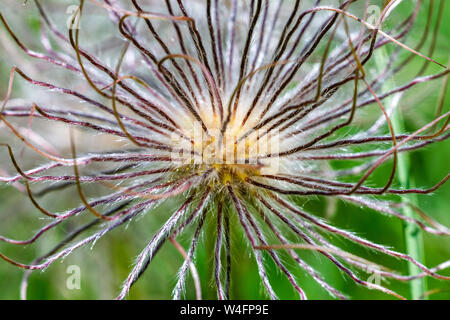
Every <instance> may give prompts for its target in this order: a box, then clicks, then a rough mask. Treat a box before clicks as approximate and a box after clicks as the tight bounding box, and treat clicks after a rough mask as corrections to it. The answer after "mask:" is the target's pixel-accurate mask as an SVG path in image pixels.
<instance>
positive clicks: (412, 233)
mask: <svg viewBox="0 0 450 320" xmlns="http://www.w3.org/2000/svg"><path fill="white" fill-rule="evenodd" d="M375 59H376V63H377V66H378V68H379V70H383V69H384V67H385V65H386V62H387V61H388V60H389V56H388V53H387V52H386V49H385V48H382V49H381V50H378V54H377V55H376V57H375ZM393 85H394V81H393V80H392V79H390V80H388V81H386V82H385V84H384V85H383V88H384V89H390V88H393ZM391 103H393V102H392V99H385V102H384V105H385V106H389V105H391ZM397 103H398V102H397ZM393 107H395V106H393ZM391 122H392V126H393V128H394V132H395V133H396V134H398V133H402V132H404V131H405V124H404V120H403V115H402V112H401V109H400V107H398V106H397V107H395V111H394V113H393V115H392V116H391ZM397 180H398V182H399V184H400V186H401V187H402V189H409V188H414V187H415V182H414V177H413V176H412V175H411V160H410V158H409V154H408V153H399V155H398V162H397ZM402 202H403V203H410V204H413V205H417V204H418V199H417V195H415V194H409V195H404V196H402ZM403 214H404V215H405V216H407V217H410V218H417V217H416V214H415V212H414V211H413V210H412V208H411V207H410V206H405V207H404V208H403ZM403 237H404V241H405V247H406V253H407V254H408V255H409V256H410V257H411V258H413V259H415V260H417V261H419V262H421V263H423V262H424V260H425V252H424V247H423V235H422V231H421V229H420V228H419V227H418V226H417V225H415V224H412V223H406V222H405V223H404V225H403ZM420 272H421V270H420V269H419V267H417V266H416V265H415V264H413V263H411V262H408V274H409V275H410V276H413V275H416V274H419V273H420ZM426 290H427V282H426V278H425V277H423V278H420V279H415V280H412V281H410V294H411V299H413V300H418V299H421V298H423V294H424V293H425V292H426Z"/></svg>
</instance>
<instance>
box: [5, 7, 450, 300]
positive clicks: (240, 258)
mask: <svg viewBox="0 0 450 320" xmlns="http://www.w3.org/2000/svg"><path fill="white" fill-rule="evenodd" d="M6 2H10V3H12V2H17V1H15V0H11V1H6ZM29 2H32V1H29ZM404 2H409V1H404ZM2 3H3V2H2ZM402 5H403V4H402ZM408 5H409V4H405V6H408ZM20 6H21V4H20V5H19V6H17V5H16V7H17V8H16V7H15V8H10V9H11V11H10V12H11V13H12V15H11V16H7V17H8V18H9V20H11V21H12V23H13V24H15V25H19V24H20V23H22V24H23V23H25V24H26V25H27V30H26V31H25V30H24V29H22V30H20V33H23V34H25V38H26V39H30V40H31V39H32V38H33V37H38V35H39V32H40V31H39V19H38V16H37V15H36V11H35V10H34V7H33V5H32V3H31V4H27V5H26V6H23V8H22V9H23V10H24V11H23V12H21V11H20ZM402 12H408V10H402V9H401V7H400V9H399V10H396V12H395V14H394V18H398V19H399V20H398V21H400V19H401V18H402V16H401V15H402ZM436 14H437V11H436V10H435V13H434V16H435V18H434V20H433V21H435V20H436ZM426 16H427V6H423V10H421V11H420V13H419V17H418V22H417V26H416V27H415V28H414V29H413V36H412V37H411V39H410V40H408V41H409V43H411V44H413V43H415V42H414V41H417V39H419V38H420V37H421V35H422V34H421V30H423V28H424V24H425V21H426ZM443 16H444V19H443V22H442V26H441V28H440V31H439V37H438V41H437V46H436V50H435V53H434V54H433V58H434V59H436V60H437V61H440V62H442V63H444V64H445V63H448V58H449V53H450V21H449V19H448V17H450V3H447V4H446V6H445V11H444V13H443ZM394 18H393V19H394ZM403 18H404V17H403ZM433 26H434V22H433ZM0 35H1V38H0V40H1V43H2V45H1V46H0V48H1V49H2V50H1V52H2V53H1V54H0V94H1V96H2V97H3V96H4V95H5V93H6V88H7V83H8V77H9V70H10V68H11V66H12V65H13V64H15V63H18V62H20V61H22V60H20V59H24V60H25V61H28V63H30V61H31V60H30V59H28V58H25V57H24V56H23V55H21V53H20V51H19V50H18V49H17V51H16V53H17V55H18V56H17V57H16V56H14V51H11V50H12V49H11V42H10V40H9V39H8V36H7V35H6V34H5V30H4V28H3V25H2V27H1V28H0ZM429 38H430V39H428V44H429V43H430V41H431V36H430V37H429ZM407 43H408V42H407ZM3 46H4V48H3ZM425 47H427V46H425ZM6 48H8V50H3V49H6ZM37 48H38V47H37ZM391 49H392V48H388V50H391ZM5 52H7V54H5ZM425 53H426V52H425ZM404 55H407V53H404ZM422 63H423V61H422V60H421V59H420V58H415V59H414V60H413V62H412V63H411V65H410V66H409V67H408V68H407V70H406V71H405V77H406V76H407V75H408V74H409V77H411V73H412V74H414V73H415V72H417V70H418V69H419V68H420V67H421V66H422ZM437 71H438V69H437V68H435V67H433V66H430V67H429V68H428V70H427V73H433V72H437ZM441 83H442V81H435V82H430V83H425V84H423V85H420V86H418V87H416V88H415V89H413V90H411V92H409V93H408V94H406V95H405V96H404V97H403V99H402V101H401V102H400V104H401V108H402V112H403V114H404V117H405V125H406V128H407V129H408V130H411V131H413V130H414V129H417V128H419V127H421V126H422V125H424V124H425V123H426V122H428V121H430V120H432V119H433V116H434V112H435V106H436V102H437V100H438V96H439V92H440V90H441ZM27 88H29V87H27V86H26V85H18V86H17V87H15V91H14V94H15V95H17V96H18V95H19V94H23V93H24V92H26V89H27ZM447 89H448V88H447ZM449 105H450V94H447V97H446V101H445V104H444V111H448V110H449V108H448V106H449ZM370 108H371V109H369V110H370V111H367V114H370V113H373V114H375V115H379V109H377V106H375V105H374V106H371V107H370ZM5 130H6V129H5V127H4V126H3V127H0V133H1V132H2V131H3V133H4V131H5ZM1 136H2V137H3V135H1ZM362 150H363V149H362ZM362 150H361V151H362ZM0 159H1V160H0V164H1V165H0V167H4V165H5V166H6V162H8V161H9V159H8V157H7V154H6V152H5V151H4V150H2V152H1V153H0ZM449 159H450V141H444V142H441V143H438V144H434V145H431V146H428V147H427V148H425V149H422V150H421V151H418V152H413V153H411V164H412V170H411V176H413V177H414V179H415V182H416V185H417V186H418V187H428V186H432V185H434V184H435V183H436V182H437V181H439V180H440V179H441V178H442V177H444V176H445V175H446V174H447V173H448V172H449ZM353 164H354V163H352V162H340V163H333V164H332V166H334V167H336V168H337V167H348V166H350V165H353ZM389 168H390V165H386V166H384V167H383V168H382V169H381V170H379V171H378V172H377V173H378V174H377V175H375V176H374V177H373V178H372V179H371V180H370V183H371V184H373V185H382V184H383V182H384V181H385V174H383V173H386V172H388V170H389ZM449 197H450V183H447V184H446V185H444V186H443V187H442V188H440V189H439V190H438V191H436V192H435V193H433V194H432V195H423V196H419V197H418V199H419V206H420V207H421V208H422V209H423V210H424V211H425V212H427V213H428V214H430V215H431V216H432V217H433V218H435V219H436V220H438V221H440V222H441V223H442V224H444V225H446V226H450V201H449ZM42 204H43V206H47V208H52V209H55V210H57V209H59V210H64V208H66V207H71V206H74V205H77V200H76V199H73V197H70V192H69V193H67V192H66V193H63V195H62V196H60V197H58V198H57V199H55V198H54V197H51V198H49V199H47V198H44V199H43V202H42ZM302 205H303V206H304V207H305V208H306V209H308V210H309V211H310V212H314V213H315V214H316V215H318V216H322V217H326V218H327V219H329V220H330V221H331V223H333V224H335V225H337V226H340V227H342V228H346V229H348V230H353V231H356V232H357V233H358V234H359V235H361V236H364V237H366V238H368V239H370V240H372V241H375V242H379V243H382V244H386V245H390V246H392V247H393V248H395V249H397V250H399V251H404V250H405V248H404V241H403V238H402V223H401V222H399V221H398V220H396V219H392V218H388V217H385V216H383V215H381V214H379V213H376V212H374V211H372V210H369V209H364V208H359V207H357V206H353V205H349V204H345V203H342V202H341V201H328V200H326V199H323V198H320V197H318V198H310V199H308V201H302ZM169 207H170V206H166V207H162V208H160V209H158V210H157V211H156V212H152V213H151V214H148V215H146V216H145V217H142V218H140V219H138V220H137V221H134V222H133V223H131V224H130V225H129V226H127V227H122V228H119V229H117V230H115V231H113V232H112V233H111V234H108V235H107V236H105V237H104V238H102V239H101V240H100V241H99V242H98V243H97V244H96V245H95V246H94V247H93V248H92V249H91V248H90V247H88V248H83V249H80V250H77V251H76V252H74V253H73V254H71V255H70V256H69V257H67V258H66V259H64V260H63V261H62V262H56V263H55V264H54V265H52V266H51V267H50V268H48V269H47V270H46V271H45V272H40V271H36V272H35V273H34V274H33V275H32V276H31V279H30V283H29V286H30V287H29V291H28V292H29V298H32V299H110V298H113V297H114V296H115V295H116V294H117V293H118V290H119V288H120V285H121V283H122V281H123V280H124V279H125V278H126V277H127V275H128V272H129V271H130V268H131V266H132V262H133V259H134V258H135V257H136V256H137V255H138V254H139V252H140V250H141V248H143V247H144V246H145V245H146V243H147V242H148V241H149V239H150V238H151V237H152V235H153V234H154V232H155V231H156V230H157V228H158V226H159V225H160V224H161V223H162V222H163V221H164V220H165V219H166V218H167V216H168V214H169V212H170V210H171V209H170V208H169ZM38 216H39V213H38V212H37V210H35V209H34V207H33V206H32V205H31V204H30V203H29V200H28V199H27V197H26V196H25V195H23V194H21V193H19V192H18V191H17V190H16V189H14V188H13V187H12V186H5V185H4V184H0V234H2V235H5V236H8V237H12V238H16V239H24V238H29V237H30V236H31V235H32V234H33V233H34V231H35V230H37V229H38V228H39V226H42V225H43V224H44V223H46V222H47V221H43V220H42V219H39V218H37V217H38ZM72 227H74V226H71V225H65V226H64V228H63V229H60V230H58V231H56V232H51V233H49V234H48V236H44V237H43V238H42V239H41V240H39V241H38V242H37V243H35V244H33V245H30V246H26V247H14V246H11V245H8V244H6V243H0V252H2V253H4V254H6V255H9V256H11V257H14V258H15V259H18V260H19V261H22V262H31V261H32V260H33V259H34V258H36V257H38V256H39V255H42V254H43V253H45V252H47V251H48V250H49V249H50V248H52V247H53V245H55V244H56V243H57V242H58V240H61V239H63V237H64V235H65V232H66V230H69V229H70V228H72ZM191 230H192V229H191ZM424 239H425V251H426V261H425V264H426V265H427V266H435V265H437V264H438V263H440V262H442V261H445V260H448V259H450V239H448V238H444V237H437V236H432V235H427V234H425V235H424ZM188 240H189V239H188V238H187V237H186V236H184V237H181V239H180V242H181V243H183V244H184V245H185V246H186V244H187V241H188ZM209 240H210V237H208V236H202V237H201V243H200V246H199V250H198V255H197V257H196V263H197V266H198V271H199V273H200V277H201V279H202V289H203V295H204V298H207V299H215V298H216V296H215V293H214V287H213V279H212V278H211V275H210V271H211V265H212V259H211V257H210V256H209V254H208V246H210V244H208V243H209ZM232 240H233V247H234V250H233V260H232V284H231V297H232V298H235V299H262V298H264V295H263V294H262V290H261V286H260V284H259V278H258V273H257V269H256V266H255V264H254V263H253V259H252V258H250V254H249V250H248V249H247V247H246V245H245V241H244V238H243V235H242V233H241V232H240V231H239V230H236V232H235V234H234V235H233V239H232ZM331 241H333V242H335V243H337V244H340V245H341V246H342V247H343V248H345V249H348V250H350V251H351V252H354V253H357V254H360V255H361V256H363V257H365V258H368V259H370V260H372V261H375V262H377V263H379V264H382V265H386V266H387V267H389V268H392V269H394V270H398V271H401V272H404V273H406V272H407V266H406V263H405V262H402V261H397V260H393V259H389V258H386V257H383V256H381V255H378V254H375V253H372V252H370V251H368V250H366V249H364V248H359V247H357V246H354V245H352V244H349V243H346V242H345V243H344V242H340V241H339V240H336V239H331ZM299 254H300V256H301V257H303V258H304V259H305V260H306V261H307V262H309V263H310V264H311V265H312V266H314V267H315V268H316V269H317V270H319V271H320V272H321V273H322V274H323V275H324V276H325V278H326V279H327V280H328V281H329V282H330V283H331V284H333V285H334V286H335V287H336V288H337V289H339V290H341V291H343V292H344V293H346V294H347V295H348V296H349V297H350V298H352V299H390V298H391V297H390V296H387V295H384V294H381V293H378V292H375V291H371V290H367V289H365V288H362V287H361V286H358V285H356V284H355V283H354V282H353V281H351V280H349V279H348V278H346V277H345V276H343V275H342V274H341V273H340V272H339V271H338V270H337V269H336V268H335V267H334V266H333V265H331V264H330V263H329V262H327V261H325V260H324V259H322V258H321V257H319V255H318V254H314V253H311V252H299ZM182 262H183V258H182V257H181V256H180V254H179V253H178V252H177V251H176V250H175V248H174V247H173V246H172V245H171V244H170V243H168V244H166V245H164V247H163V248H162V250H161V252H160V253H159V254H158V255H157V257H156V259H155V260H154V261H153V263H152V264H151V266H150V267H149V269H148V270H147V272H146V274H145V276H144V277H143V278H142V279H141V280H140V281H139V282H138V284H137V285H136V286H135V287H134V288H133V289H132V290H131V294H130V296H129V298H130V299H169V298H170V295H171V290H172V288H173V286H174V285H175V283H176V279H177V278H176V274H177V270H178V268H179V267H180V266H181V264H182ZM71 265H77V266H79V267H80V270H81V289H80V290H68V289H67V286H66V281H67V278H68V277H69V275H68V274H67V268H68V267H69V266H71ZM267 265H268V269H269V273H270V276H271V279H272V284H273V286H274V288H275V290H276V291H277V292H279V296H280V298H282V299H295V298H297V295H296V294H295V292H294V290H293V289H292V288H291V287H290V285H289V283H288V282H287V280H286V279H285V278H284V276H283V275H282V274H281V272H279V271H278V270H277V269H276V268H275V266H274V265H273V263H271V262H269V263H268V264H267ZM290 267H291V269H293V268H292V267H293V265H290ZM441 273H442V274H445V275H450V270H447V271H443V272H441ZM295 274H296V276H297V277H298V279H299V282H300V283H301V285H302V287H303V288H304V290H305V291H306V293H307V294H308V297H309V298H311V299H329V298H330V297H329V295H328V294H327V293H326V292H325V291H324V290H322V289H321V288H320V287H319V286H318V285H317V284H316V283H315V282H314V281H313V280H312V279H311V278H310V277H309V276H307V275H306V274H305V273H304V272H303V271H302V270H300V269H299V268H296V271H295ZM22 276H23V271H22V270H21V269H18V268H17V267H14V266H11V265H9V264H7V263H5V262H3V261H0V299H18V298H19V288H20V281H21V278H22ZM369 276H370V275H367V277H369ZM362 277H365V276H364V275H362ZM427 283H428V289H429V290H434V289H436V291H435V293H434V294H433V295H431V296H430V299H450V282H445V281H439V280H435V279H428V280H427ZM382 284H384V285H385V286H387V287H389V288H391V289H393V290H396V291H397V292H399V293H400V294H403V295H404V296H406V297H408V296H409V293H408V290H409V289H408V284H405V283H399V282H397V281H389V282H382ZM186 296H187V298H195V293H194V290H193V282H192V279H191V278H190V277H189V279H188V284H187V291H186Z"/></svg>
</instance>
